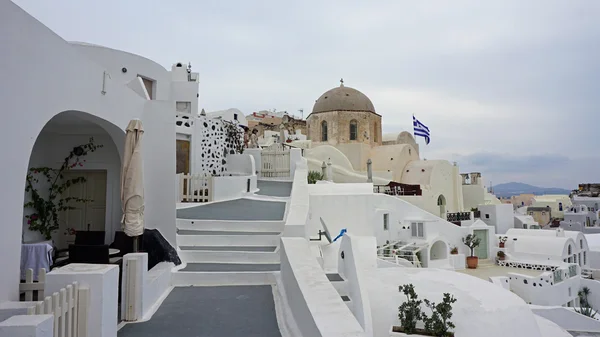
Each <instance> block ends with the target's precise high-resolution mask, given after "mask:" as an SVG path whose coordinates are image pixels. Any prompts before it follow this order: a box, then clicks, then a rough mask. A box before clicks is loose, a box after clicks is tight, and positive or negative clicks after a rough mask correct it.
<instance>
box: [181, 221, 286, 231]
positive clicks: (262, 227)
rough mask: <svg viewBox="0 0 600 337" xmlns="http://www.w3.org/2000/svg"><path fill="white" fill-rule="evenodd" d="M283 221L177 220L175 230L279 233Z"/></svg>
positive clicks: (282, 226)
mask: <svg viewBox="0 0 600 337" xmlns="http://www.w3.org/2000/svg"><path fill="white" fill-rule="evenodd" d="M284 224H285V221H225V220H189V219H177V229H187V230H203V231H213V230H214V231H239V232H281V231H283V228H284Z"/></svg>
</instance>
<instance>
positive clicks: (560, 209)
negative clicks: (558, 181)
mask: <svg viewBox="0 0 600 337" xmlns="http://www.w3.org/2000/svg"><path fill="white" fill-rule="evenodd" d="M558 210H559V211H560V212H562V210H563V206H562V202H559V203H558Z"/></svg>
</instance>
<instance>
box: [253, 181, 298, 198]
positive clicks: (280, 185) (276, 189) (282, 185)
mask: <svg viewBox="0 0 600 337" xmlns="http://www.w3.org/2000/svg"><path fill="white" fill-rule="evenodd" d="M257 183H258V189H259V191H258V192H256V194H258V195H268V196H270V197H289V196H290V195H291V194H292V183H291V182H286V181H268V180H259V181H258V182H257Z"/></svg>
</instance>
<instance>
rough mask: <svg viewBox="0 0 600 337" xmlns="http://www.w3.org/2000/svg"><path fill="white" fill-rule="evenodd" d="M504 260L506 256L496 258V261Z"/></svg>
mask: <svg viewBox="0 0 600 337" xmlns="http://www.w3.org/2000/svg"><path fill="white" fill-rule="evenodd" d="M504 259H506V256H502V257H500V256H498V260H500V261H504Z"/></svg>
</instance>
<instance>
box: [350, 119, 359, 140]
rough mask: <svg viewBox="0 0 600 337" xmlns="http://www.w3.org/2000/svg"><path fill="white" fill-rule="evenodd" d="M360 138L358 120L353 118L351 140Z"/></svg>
mask: <svg viewBox="0 0 600 337" xmlns="http://www.w3.org/2000/svg"><path fill="white" fill-rule="evenodd" d="M357 139H358V122H357V121H356V120H355V119H353V120H351V121H350V140H357Z"/></svg>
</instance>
